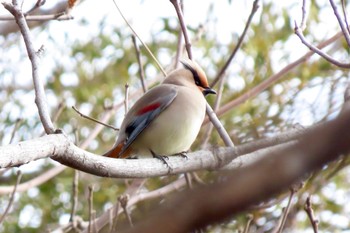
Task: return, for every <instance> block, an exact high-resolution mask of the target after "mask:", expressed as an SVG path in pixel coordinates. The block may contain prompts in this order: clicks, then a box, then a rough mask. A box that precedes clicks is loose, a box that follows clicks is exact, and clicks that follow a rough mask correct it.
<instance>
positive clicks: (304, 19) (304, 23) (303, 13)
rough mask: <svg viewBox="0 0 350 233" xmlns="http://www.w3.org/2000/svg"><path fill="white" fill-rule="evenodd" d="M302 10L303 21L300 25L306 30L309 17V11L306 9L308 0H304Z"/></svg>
mask: <svg viewBox="0 0 350 233" xmlns="http://www.w3.org/2000/svg"><path fill="white" fill-rule="evenodd" d="M301 12H302V15H301V22H300V26H299V27H300V28H301V30H302V31H304V30H305V28H306V19H307V14H308V12H307V11H306V0H303V5H302V7H301Z"/></svg>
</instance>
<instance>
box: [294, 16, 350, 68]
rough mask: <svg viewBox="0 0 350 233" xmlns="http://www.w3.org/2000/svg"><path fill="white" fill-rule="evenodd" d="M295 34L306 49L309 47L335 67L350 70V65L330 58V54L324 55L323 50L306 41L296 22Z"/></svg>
mask: <svg viewBox="0 0 350 233" xmlns="http://www.w3.org/2000/svg"><path fill="white" fill-rule="evenodd" d="M294 33H295V34H296V35H297V36H298V37H299V39H300V40H301V42H302V43H303V44H304V45H306V47H308V48H309V49H310V50H312V51H313V52H315V53H317V54H318V55H320V56H321V57H323V58H324V59H326V60H327V61H328V62H330V63H332V64H333V65H336V66H338V67H340V68H344V69H349V68H350V63H342V62H339V61H337V60H335V59H334V58H332V57H331V56H329V55H328V54H326V53H324V52H323V51H322V50H321V49H319V48H317V47H316V46H314V45H312V44H311V43H309V42H308V41H307V40H306V39H305V37H304V34H303V32H302V31H301V30H300V28H299V27H298V25H297V23H296V22H295V27H294Z"/></svg>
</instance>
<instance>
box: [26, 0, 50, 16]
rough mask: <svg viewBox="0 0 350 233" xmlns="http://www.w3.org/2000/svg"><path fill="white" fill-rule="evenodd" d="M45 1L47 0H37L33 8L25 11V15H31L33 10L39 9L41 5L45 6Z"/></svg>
mask: <svg viewBox="0 0 350 233" xmlns="http://www.w3.org/2000/svg"><path fill="white" fill-rule="evenodd" d="M45 3H46V0H37V1H36V3H35V5H34V6H33V7H32V9H30V10H29V11H27V13H25V14H24V15H29V14H30V13H32V12H33V11H35V10H36V9H38V8H39V7H41V6H43V5H44V4H45Z"/></svg>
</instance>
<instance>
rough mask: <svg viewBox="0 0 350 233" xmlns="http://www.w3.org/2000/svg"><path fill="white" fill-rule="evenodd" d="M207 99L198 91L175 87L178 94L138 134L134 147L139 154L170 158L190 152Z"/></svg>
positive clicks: (201, 120) (202, 118) (203, 114)
mask: <svg viewBox="0 0 350 233" xmlns="http://www.w3.org/2000/svg"><path fill="white" fill-rule="evenodd" d="M205 108H206V100H205V98H204V96H203V94H202V93H201V92H200V91H198V90H193V89H192V88H187V87H178V95H177V96H176V98H175V99H174V101H173V102H172V103H171V104H170V106H169V107H168V108H166V109H165V110H164V111H163V112H162V113H161V114H160V115H159V116H158V117H157V118H156V119H155V120H154V121H152V123H151V124H150V125H149V126H148V127H147V128H146V129H145V130H144V131H143V132H142V133H141V134H140V135H139V137H138V139H137V140H135V142H134V143H133V144H134V145H133V148H135V149H136V150H138V151H140V152H141V153H147V152H149V150H152V151H153V152H155V153H156V154H158V155H173V154H176V153H180V152H183V151H187V150H189V149H190V146H191V145H192V143H193V142H194V141H195V139H196V137H197V135H198V133H199V130H200V127H201V125H202V123H203V120H204V116H205Z"/></svg>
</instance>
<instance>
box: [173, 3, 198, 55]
mask: <svg viewBox="0 0 350 233" xmlns="http://www.w3.org/2000/svg"><path fill="white" fill-rule="evenodd" d="M170 2H171V3H172V4H173V6H174V8H175V11H176V14H177V17H178V18H179V22H180V26H181V29H182V33H183V36H184V38H185V46H186V51H187V55H188V58H189V59H190V60H192V58H193V57H192V50H191V41H190V39H189V37H188V33H187V28H186V24H185V20H184V17H183V15H182V11H181V6H180V2H179V0H170Z"/></svg>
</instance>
